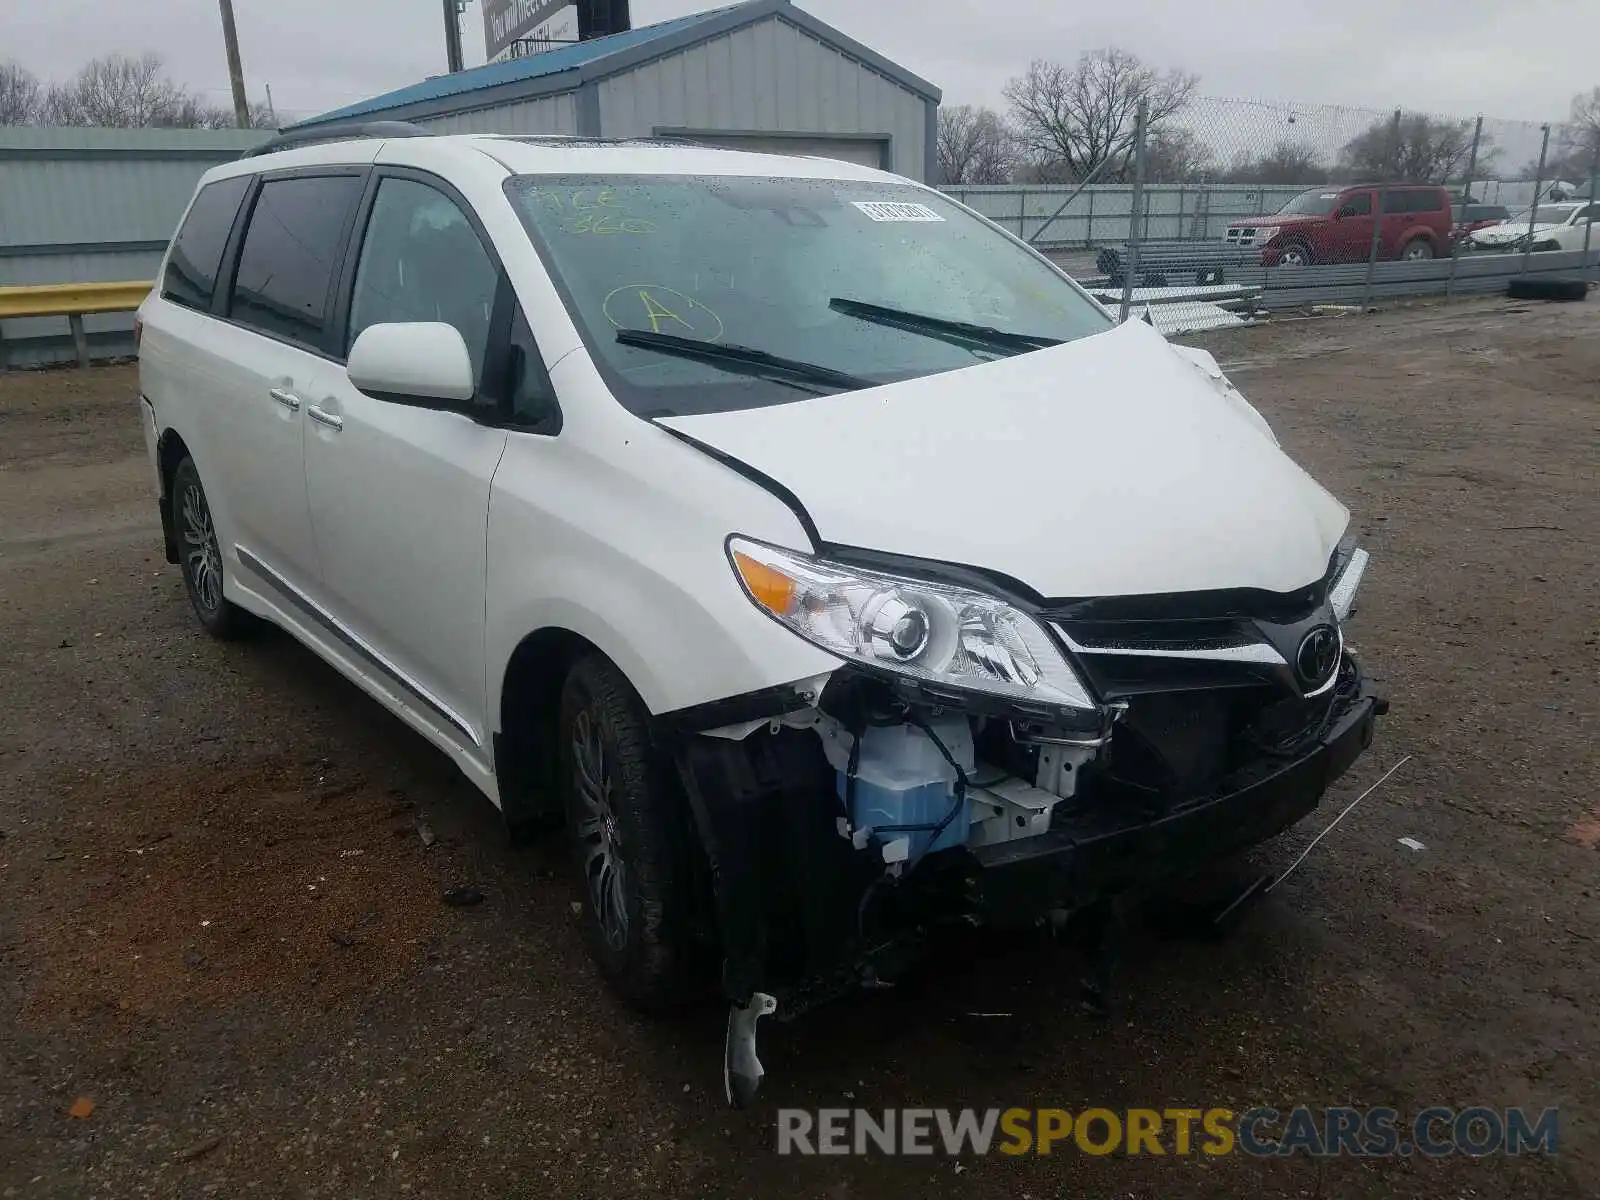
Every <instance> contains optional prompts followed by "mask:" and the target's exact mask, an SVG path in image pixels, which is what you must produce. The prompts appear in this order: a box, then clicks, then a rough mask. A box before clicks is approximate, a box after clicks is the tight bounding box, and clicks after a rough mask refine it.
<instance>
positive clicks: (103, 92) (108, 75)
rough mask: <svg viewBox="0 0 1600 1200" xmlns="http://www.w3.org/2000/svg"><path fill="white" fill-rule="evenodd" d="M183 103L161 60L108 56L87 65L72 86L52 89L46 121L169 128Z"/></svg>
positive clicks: (146, 56) (147, 56) (153, 56)
mask: <svg viewBox="0 0 1600 1200" xmlns="http://www.w3.org/2000/svg"><path fill="white" fill-rule="evenodd" d="M185 99H186V93H185V92H184V89H183V88H181V87H180V86H179V85H178V84H176V83H174V82H173V81H172V80H171V79H169V78H168V77H167V73H166V71H165V70H164V69H163V67H162V64H161V56H160V55H159V54H154V53H148V54H144V55H141V56H140V57H138V58H132V57H130V56H128V55H124V54H110V55H107V56H106V57H105V58H97V59H94V60H93V61H91V62H89V63H88V64H86V65H85V66H84V68H83V69H82V70H81V71H79V72H78V74H77V75H76V76H75V77H74V78H73V79H72V81H71V82H70V83H65V84H57V85H54V86H52V87H51V88H50V91H49V93H48V94H47V96H46V98H45V119H46V121H47V122H48V123H49V124H52V125H98V126H105V127H116V128H132V127H137V126H144V125H172V124H174V123H175V122H176V119H177V117H178V116H179V114H180V109H181V108H182V105H183V102H184V100H185Z"/></svg>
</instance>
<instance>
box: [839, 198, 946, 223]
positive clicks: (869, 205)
mask: <svg viewBox="0 0 1600 1200" xmlns="http://www.w3.org/2000/svg"><path fill="white" fill-rule="evenodd" d="M851 203H852V204H853V205H855V207H857V208H859V209H860V210H861V211H862V212H864V213H866V214H867V216H869V217H871V218H872V219H873V220H874V221H943V220H944V218H943V217H941V216H940V215H939V214H938V213H936V212H934V211H933V209H931V208H929V207H928V206H927V205H926V204H907V203H904V202H902V201H894V200H852V201H851Z"/></svg>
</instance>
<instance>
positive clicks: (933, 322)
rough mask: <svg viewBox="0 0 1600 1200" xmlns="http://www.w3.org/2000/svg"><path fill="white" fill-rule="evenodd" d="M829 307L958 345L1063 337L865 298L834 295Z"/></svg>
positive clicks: (1038, 345) (1021, 346) (1011, 346)
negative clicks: (930, 313) (936, 314)
mask: <svg viewBox="0 0 1600 1200" xmlns="http://www.w3.org/2000/svg"><path fill="white" fill-rule="evenodd" d="M828 307H829V308H831V309H833V311H834V312H836V313H843V314H844V315H845V316H847V317H857V318H859V319H860V320H863V321H871V322H873V323H874V324H877V325H888V326H890V327H892V328H894V329H903V330H905V331H906V332H907V333H923V334H927V335H928V336H929V337H935V338H941V339H943V340H944V341H947V342H953V343H955V344H956V345H958V346H986V347H990V348H998V349H1002V350H1016V351H1018V352H1019V353H1021V352H1024V351H1028V350H1043V349H1045V348H1046V347H1048V346H1059V345H1061V341H1062V339H1060V338H1053V337H1044V336H1042V335H1040V334H1036V333H1012V332H1011V331H1010V330H1007V329H996V328H994V327H993V326H992V325H973V324H971V323H969V322H967V321H952V320H949V319H948V318H946V317H929V316H924V315H923V314H922V313H914V312H907V311H906V310H905V309H903V308H885V307H884V306H883V305H881V304H868V303H867V302H866V301H864V300H849V299H846V298H844V297H842V296H835V297H834V298H833V299H832V300H829V301H828Z"/></svg>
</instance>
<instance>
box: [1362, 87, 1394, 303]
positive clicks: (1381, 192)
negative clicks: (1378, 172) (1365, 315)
mask: <svg viewBox="0 0 1600 1200" xmlns="http://www.w3.org/2000/svg"><path fill="white" fill-rule="evenodd" d="M1400 117H1401V112H1400V110H1399V109H1398V108H1397V109H1395V110H1394V129H1393V131H1392V132H1391V133H1390V135H1389V137H1390V141H1391V143H1392V144H1393V146H1394V153H1395V159H1396V165H1398V161H1399V157H1400ZM1391 173H1392V172H1385V174H1391ZM1377 193H1378V194H1377V195H1376V196H1374V197H1373V198H1372V244H1371V245H1370V246H1369V247H1368V249H1367V279H1366V282H1365V283H1363V284H1362V285H1361V307H1362V308H1363V309H1365V308H1369V307H1371V305H1372V276H1373V273H1374V272H1376V271H1377V269H1378V249H1379V243H1380V238H1381V235H1382V233H1383V202H1384V200H1385V199H1386V198H1387V197H1388V195H1389V189H1388V188H1387V187H1385V186H1384V185H1383V183H1379V184H1378V188H1377Z"/></svg>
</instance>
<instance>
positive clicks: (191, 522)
mask: <svg viewBox="0 0 1600 1200" xmlns="http://www.w3.org/2000/svg"><path fill="white" fill-rule="evenodd" d="M181 512H182V514H183V542H184V552H183V555H184V566H185V568H186V569H187V570H188V572H189V582H190V584H191V585H192V586H193V587H194V595H195V600H196V602H197V603H198V604H199V605H200V607H201V608H202V609H203V610H204V611H205V612H206V613H207V614H211V613H215V612H217V610H218V609H220V608H221V607H222V549H221V547H219V546H218V545H217V531H216V527H215V525H214V524H213V523H212V520H211V508H210V506H209V505H208V504H206V495H205V493H204V492H203V491H201V490H200V485H199V484H198V483H196V482H193V481H191V482H190V483H189V484H188V486H186V487H185V488H184V489H183V502H182V505H181Z"/></svg>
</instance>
